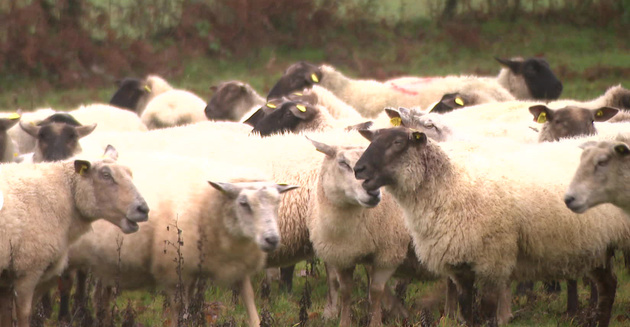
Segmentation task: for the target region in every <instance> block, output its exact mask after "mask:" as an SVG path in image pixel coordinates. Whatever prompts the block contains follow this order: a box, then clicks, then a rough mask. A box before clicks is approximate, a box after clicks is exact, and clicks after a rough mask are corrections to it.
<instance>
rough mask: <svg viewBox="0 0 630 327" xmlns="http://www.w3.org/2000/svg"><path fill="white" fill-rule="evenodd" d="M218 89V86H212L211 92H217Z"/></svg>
mask: <svg viewBox="0 0 630 327" xmlns="http://www.w3.org/2000/svg"><path fill="white" fill-rule="evenodd" d="M217 89H218V87H217V86H216V85H210V91H212V92H216V91H217Z"/></svg>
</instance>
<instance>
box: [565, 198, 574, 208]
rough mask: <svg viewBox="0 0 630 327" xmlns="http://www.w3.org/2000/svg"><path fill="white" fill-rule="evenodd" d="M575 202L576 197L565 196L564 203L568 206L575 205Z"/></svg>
mask: <svg viewBox="0 0 630 327" xmlns="http://www.w3.org/2000/svg"><path fill="white" fill-rule="evenodd" d="M573 201H575V197H574V196H571V195H565V197H564V203H565V204H566V205H567V206H570V205H571V203H573Z"/></svg>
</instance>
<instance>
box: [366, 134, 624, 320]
mask: <svg viewBox="0 0 630 327" xmlns="http://www.w3.org/2000/svg"><path fill="white" fill-rule="evenodd" d="M362 134H363V135H364V136H365V137H366V138H368V139H370V140H371V143H370V145H369V146H368V148H367V149H366V151H365V152H364V154H363V155H362V157H361V158H360V159H359V161H358V162H357V164H356V165H355V167H354V171H355V176H356V178H358V179H361V180H364V181H363V187H364V188H365V189H366V190H375V189H378V188H380V187H382V186H385V189H386V190H387V191H389V192H390V193H391V194H392V196H393V197H394V198H395V199H396V201H397V202H398V203H399V205H401V207H403V210H404V211H405V218H406V219H407V226H409V227H410V230H411V234H412V237H413V240H414V244H415V249H416V254H417V255H418V257H419V258H420V260H421V261H422V262H423V264H425V265H427V268H428V269H429V270H431V271H434V272H436V273H439V274H444V275H448V276H449V277H451V278H452V279H453V280H454V281H455V283H456V285H457V287H458V292H459V293H460V309H461V313H462V315H463V317H464V318H465V319H466V321H467V322H468V323H469V324H472V322H473V321H472V311H471V308H472V307H471V305H472V302H471V301H472V300H473V294H472V284H473V282H474V281H475V280H478V281H479V282H480V284H481V285H482V286H483V287H484V290H485V291H484V293H483V294H484V298H483V299H482V311H483V314H484V316H485V318H487V319H489V320H490V321H491V322H494V323H496V320H495V319H496V316H495V315H496V303H497V299H496V297H497V294H496V293H497V290H498V289H500V288H503V287H505V286H506V284H507V283H508V281H509V280H510V278H515V279H517V280H518V279H525V278H528V279H547V278H554V277H556V278H557V277H570V276H581V275H583V274H584V273H589V275H590V277H591V278H593V280H595V282H596V283H597V289H598V293H599V299H598V310H597V315H596V322H597V323H598V324H599V326H608V323H609V320H610V313H611V309H612V304H613V302H614V296H615V287H616V279H615V277H614V273H613V271H612V268H611V261H610V259H611V257H612V253H611V251H609V249H610V248H611V247H613V246H615V245H618V244H623V242H627V241H628V240H630V221H628V219H625V218H624V217H623V214H622V212H621V211H619V210H618V209H617V208H614V207H612V206H607V207H600V208H594V209H593V210H592V212H591V213H590V214H585V215H582V216H579V217H578V216H577V215H576V214H573V213H571V212H570V211H568V210H566V209H565V208H564V203H558V202H559V201H560V200H561V199H562V197H561V196H559V194H558V193H560V194H562V193H564V189H565V188H566V185H564V184H565V183H566V182H567V181H568V179H569V178H567V176H566V175H567V171H572V167H574V166H575V165H576V161H577V160H576V157H577V153H575V152H576V151H577V149H575V148H574V147H573V146H566V145H565V144H562V143H545V144H538V145H535V146H532V147H530V148H527V147H523V148H518V149H506V151H504V152H505V153H500V154H496V155H495V156H493V157H489V156H487V154H486V153H484V155H475V154H474V153H469V152H465V151H464V153H461V151H459V150H458V149H457V147H456V146H454V144H451V145H450V148H449V149H448V150H450V151H449V152H448V154H447V153H446V151H445V150H443V149H441V148H440V147H439V146H438V145H436V144H434V143H433V141H431V140H427V138H426V135H425V134H423V133H421V132H417V131H411V130H409V129H406V128H404V127H396V128H391V129H384V130H378V131H367V130H366V131H362ZM443 145H444V146H445V147H448V146H449V144H444V143H443ZM523 156H526V157H528V160H526V161H527V162H526V163H525V162H524V160H522V158H523ZM550 157H553V159H554V161H553V163H552V164H550V163H549V158H550ZM531 162H536V163H537V164H536V165H532V164H531ZM497 167H506V169H497ZM480 189H482V190H483V192H480V191H479V190H480ZM464 207H465V210H462V208H464ZM454 221H455V222H457V223H453V222H454Z"/></svg>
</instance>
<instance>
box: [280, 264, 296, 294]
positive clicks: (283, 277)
mask: <svg viewBox="0 0 630 327" xmlns="http://www.w3.org/2000/svg"><path fill="white" fill-rule="evenodd" d="M294 271H295V265H290V266H288V267H282V268H280V289H281V290H285V291H287V293H291V291H292V290H293V272H294Z"/></svg>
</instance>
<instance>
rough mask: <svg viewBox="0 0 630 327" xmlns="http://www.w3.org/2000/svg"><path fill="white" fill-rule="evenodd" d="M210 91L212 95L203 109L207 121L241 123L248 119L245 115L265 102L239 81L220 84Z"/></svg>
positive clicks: (249, 86) (250, 87)
mask: <svg viewBox="0 0 630 327" xmlns="http://www.w3.org/2000/svg"><path fill="white" fill-rule="evenodd" d="M210 89H211V90H212V91H214V94H213V95H212V98H210V101H208V105H207V106H206V108H205V109H204V112H205V115H206V117H207V118H208V119H209V120H227V121H236V122H237V121H241V120H242V119H243V118H247V117H249V116H248V115H246V113H248V112H251V111H252V109H255V110H258V108H260V106H262V105H264V104H265V102H266V101H265V99H264V98H263V97H261V96H260V95H259V94H258V92H256V90H254V88H253V87H252V86H251V85H249V84H247V83H244V82H241V81H227V82H222V83H220V84H219V85H217V86H212V87H211V88H210ZM255 110H254V111H255Z"/></svg>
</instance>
